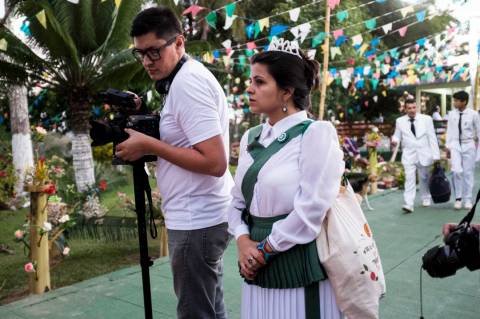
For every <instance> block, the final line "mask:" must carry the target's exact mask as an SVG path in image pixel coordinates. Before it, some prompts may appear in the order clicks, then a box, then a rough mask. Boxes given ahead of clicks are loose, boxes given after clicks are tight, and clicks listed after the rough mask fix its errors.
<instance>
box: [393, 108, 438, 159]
mask: <svg viewBox="0 0 480 319" xmlns="http://www.w3.org/2000/svg"><path fill="white" fill-rule="evenodd" d="M410 124H411V122H410V121H409V117H408V115H404V116H402V117H399V118H398V119H397V121H396V123H395V133H394V134H393V136H392V140H393V141H395V142H397V143H401V145H402V164H404V165H405V164H417V163H420V165H422V166H428V165H431V164H432V163H433V161H434V160H439V159H440V149H439V148H438V141H437V136H436V135H435V129H434V128H433V120H432V118H431V117H430V116H428V115H424V114H417V115H416V116H415V122H414V124H415V133H416V136H415V135H413V133H412V131H411V128H410Z"/></svg>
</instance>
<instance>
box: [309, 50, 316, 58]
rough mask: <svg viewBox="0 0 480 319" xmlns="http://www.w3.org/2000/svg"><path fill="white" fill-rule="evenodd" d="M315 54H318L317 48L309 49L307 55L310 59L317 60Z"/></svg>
mask: <svg viewBox="0 0 480 319" xmlns="http://www.w3.org/2000/svg"><path fill="white" fill-rule="evenodd" d="M315 54H317V50H314V49H313V50H312V49H310V50H307V57H308V58H309V59H310V60H315Z"/></svg>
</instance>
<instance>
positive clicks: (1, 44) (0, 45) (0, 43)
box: [0, 39, 8, 51]
mask: <svg viewBox="0 0 480 319" xmlns="http://www.w3.org/2000/svg"><path fill="white" fill-rule="evenodd" d="M7 46H8V42H7V40H6V39H1V40H0V50H2V51H7Z"/></svg>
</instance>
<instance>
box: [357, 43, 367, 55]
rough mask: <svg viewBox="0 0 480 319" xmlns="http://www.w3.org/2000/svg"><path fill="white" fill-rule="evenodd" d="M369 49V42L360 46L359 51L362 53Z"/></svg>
mask: <svg viewBox="0 0 480 319" xmlns="http://www.w3.org/2000/svg"><path fill="white" fill-rule="evenodd" d="M367 49H368V44H366V43H364V44H362V46H361V47H360V50H359V53H360V54H361V55H362V54H363V53H364V52H365V50H367Z"/></svg>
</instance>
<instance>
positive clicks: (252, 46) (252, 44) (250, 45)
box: [247, 41, 257, 50]
mask: <svg viewBox="0 0 480 319" xmlns="http://www.w3.org/2000/svg"><path fill="white" fill-rule="evenodd" d="M256 48H257V45H256V44H255V42H253V41H251V42H247V49H248V50H253V49H256Z"/></svg>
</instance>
